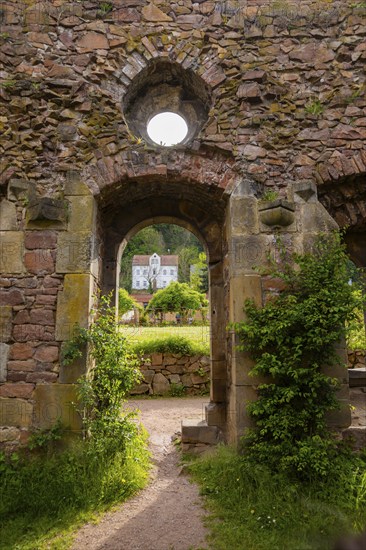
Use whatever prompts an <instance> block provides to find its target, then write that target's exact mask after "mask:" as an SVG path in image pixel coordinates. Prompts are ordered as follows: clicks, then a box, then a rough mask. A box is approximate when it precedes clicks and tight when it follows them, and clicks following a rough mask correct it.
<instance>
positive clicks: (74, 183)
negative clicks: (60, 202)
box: [65, 170, 91, 200]
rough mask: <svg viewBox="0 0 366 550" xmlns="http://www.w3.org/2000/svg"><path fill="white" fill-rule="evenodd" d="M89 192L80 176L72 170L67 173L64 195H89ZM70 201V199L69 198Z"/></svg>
mask: <svg viewBox="0 0 366 550" xmlns="http://www.w3.org/2000/svg"><path fill="white" fill-rule="evenodd" d="M90 194H91V191H90V189H89V187H88V186H87V185H86V183H84V182H83V181H81V180H80V174H78V172H76V171H74V170H70V171H69V172H68V173H67V179H66V183H65V195H67V196H68V197H71V196H75V195H90ZM69 200H70V198H69Z"/></svg>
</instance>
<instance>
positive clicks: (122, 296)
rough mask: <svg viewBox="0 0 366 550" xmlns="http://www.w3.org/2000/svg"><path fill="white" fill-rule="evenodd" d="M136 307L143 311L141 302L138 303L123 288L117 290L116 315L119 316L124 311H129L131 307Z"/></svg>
mask: <svg viewBox="0 0 366 550" xmlns="http://www.w3.org/2000/svg"><path fill="white" fill-rule="evenodd" d="M134 308H136V309H138V310H139V311H140V312H142V311H143V306H142V305H141V304H138V303H137V302H136V300H135V299H134V298H132V296H130V295H129V293H128V292H127V290H125V289H124V288H120V289H119V290H118V315H119V317H122V315H124V314H125V313H127V312H128V311H131V309H134Z"/></svg>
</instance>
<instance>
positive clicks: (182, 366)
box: [131, 353, 210, 397]
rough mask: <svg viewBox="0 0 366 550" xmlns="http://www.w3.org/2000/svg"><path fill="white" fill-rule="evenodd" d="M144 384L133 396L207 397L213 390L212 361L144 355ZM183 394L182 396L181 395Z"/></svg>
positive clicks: (160, 354)
mask: <svg viewBox="0 0 366 550" xmlns="http://www.w3.org/2000/svg"><path fill="white" fill-rule="evenodd" d="M143 359H144V361H143V363H142V364H141V366H140V369H141V373H142V381H141V383H140V384H138V385H137V386H136V387H135V388H134V389H133V390H132V391H131V395H173V396H174V395H175V396H176V397H178V396H179V395H205V394H207V395H208V394H209V390H210V358H209V357H206V356H204V355H201V356H199V355H193V356H191V357H190V356H188V355H187V356H186V355H181V354H171V353H152V354H151V355H145V356H144V358H143ZM180 391H181V392H182V393H180Z"/></svg>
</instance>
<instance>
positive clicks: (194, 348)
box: [133, 335, 210, 356]
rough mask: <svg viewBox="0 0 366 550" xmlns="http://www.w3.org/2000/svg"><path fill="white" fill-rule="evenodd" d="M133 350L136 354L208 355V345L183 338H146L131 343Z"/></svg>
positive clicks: (177, 336)
mask: <svg viewBox="0 0 366 550" xmlns="http://www.w3.org/2000/svg"><path fill="white" fill-rule="evenodd" d="M133 350H134V352H135V353H137V354H149V353H174V354H181V355H188V356H192V355H209V354H210V349H209V344H208V343H207V344H206V343H204V342H195V341H192V340H190V339H188V338H185V337H183V336H179V335H176V336H164V337H159V338H146V339H144V340H139V341H137V342H135V343H133Z"/></svg>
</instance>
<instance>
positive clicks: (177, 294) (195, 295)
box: [146, 282, 208, 320]
mask: <svg viewBox="0 0 366 550" xmlns="http://www.w3.org/2000/svg"><path fill="white" fill-rule="evenodd" d="M207 304H208V302H207V300H206V297H205V295H204V294H202V293H200V292H197V290H194V289H193V288H191V287H190V286H189V285H188V284H187V283H178V282H172V283H170V284H169V285H168V286H167V287H166V288H163V289H161V290H158V291H157V292H156V294H154V296H153V297H152V299H151V300H150V302H149V305H148V306H147V308H146V310H147V311H149V312H161V313H169V312H170V313H179V314H181V315H182V317H183V320H184V319H186V317H187V315H188V312H189V311H191V312H194V311H197V310H198V309H202V308H204V307H206V306H207Z"/></svg>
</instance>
